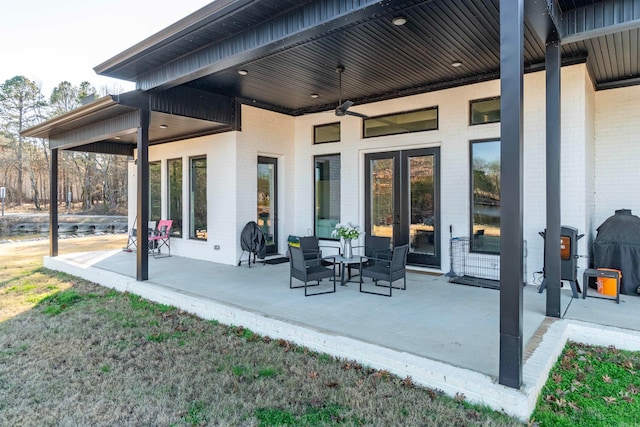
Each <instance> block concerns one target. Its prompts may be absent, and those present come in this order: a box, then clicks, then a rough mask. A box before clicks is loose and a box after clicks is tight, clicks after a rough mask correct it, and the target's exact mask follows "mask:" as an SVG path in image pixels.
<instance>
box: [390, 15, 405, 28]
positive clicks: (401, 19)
mask: <svg viewBox="0 0 640 427" xmlns="http://www.w3.org/2000/svg"><path fill="white" fill-rule="evenodd" d="M391 22H392V23H393V25H395V26H398V27H399V26H401V25H404V24H406V23H407V18H405V17H404V16H396V17H395V18H393V20H392V21H391Z"/></svg>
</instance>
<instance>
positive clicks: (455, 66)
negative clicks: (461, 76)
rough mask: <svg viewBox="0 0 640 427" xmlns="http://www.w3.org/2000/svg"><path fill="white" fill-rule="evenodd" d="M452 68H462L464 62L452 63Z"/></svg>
mask: <svg viewBox="0 0 640 427" xmlns="http://www.w3.org/2000/svg"><path fill="white" fill-rule="evenodd" d="M451 66H452V67H454V68H458V67H462V62H458V61H456V62H452V63H451Z"/></svg>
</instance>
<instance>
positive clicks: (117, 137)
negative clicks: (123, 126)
mask: <svg viewBox="0 0 640 427" xmlns="http://www.w3.org/2000/svg"><path fill="white" fill-rule="evenodd" d="M113 139H121V138H120V137H119V136H114V137H113Z"/></svg>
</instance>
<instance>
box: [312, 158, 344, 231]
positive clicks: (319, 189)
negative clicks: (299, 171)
mask: <svg viewBox="0 0 640 427" xmlns="http://www.w3.org/2000/svg"><path fill="white" fill-rule="evenodd" d="M315 183H316V186H315V191H316V194H315V200H316V209H315V225H316V236H317V237H319V238H323V239H335V237H333V236H331V233H332V232H333V229H334V227H335V225H336V224H337V223H339V222H340V155H339V154H330V155H325V156H316V157H315Z"/></svg>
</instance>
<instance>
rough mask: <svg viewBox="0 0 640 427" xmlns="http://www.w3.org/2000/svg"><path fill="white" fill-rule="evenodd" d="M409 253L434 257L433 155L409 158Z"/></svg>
mask: <svg viewBox="0 0 640 427" xmlns="http://www.w3.org/2000/svg"><path fill="white" fill-rule="evenodd" d="M409 194H410V201H409V203H410V212H411V217H410V224H409V243H410V245H409V252H411V253H417V254H424V255H431V256H433V255H435V253H436V251H435V249H436V247H435V222H434V218H435V189H434V181H433V155H427V156H415V157H409Z"/></svg>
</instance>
